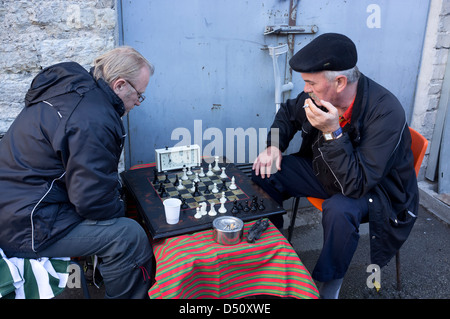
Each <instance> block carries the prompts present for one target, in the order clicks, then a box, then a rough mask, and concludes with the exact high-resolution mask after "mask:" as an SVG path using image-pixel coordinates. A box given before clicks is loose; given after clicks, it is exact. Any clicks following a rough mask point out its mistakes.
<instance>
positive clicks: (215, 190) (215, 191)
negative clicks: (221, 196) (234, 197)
mask: <svg viewBox="0 0 450 319" xmlns="http://www.w3.org/2000/svg"><path fill="white" fill-rule="evenodd" d="M211 192H213V193H214V194H216V193H218V192H219V190H218V189H217V183H214V187H213V189H212V191H211Z"/></svg>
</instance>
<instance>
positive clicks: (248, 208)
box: [243, 200, 250, 212]
mask: <svg viewBox="0 0 450 319" xmlns="http://www.w3.org/2000/svg"><path fill="white" fill-rule="evenodd" d="M243 211H244V212H248V211H250V207H248V200H246V201H245V205H244V208H243Z"/></svg>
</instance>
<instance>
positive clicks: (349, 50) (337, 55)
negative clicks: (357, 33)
mask: <svg viewBox="0 0 450 319" xmlns="http://www.w3.org/2000/svg"><path fill="white" fill-rule="evenodd" d="M357 60H358V54H357V52H356V46H355V44H354V43H353V41H352V40H350V39H349V38H348V37H346V36H345V35H342V34H338V33H325V34H322V35H320V36H318V37H317V38H315V39H314V40H312V41H311V42H310V43H308V44H307V45H305V46H304V47H303V48H302V49H301V50H300V51H298V52H297V53H296V54H295V55H294V56H293V57H292V59H290V60H289V65H290V66H291V68H292V70H294V71H297V72H304V73H312V72H320V71H326V70H330V71H342V70H348V69H351V68H353V67H354V66H355V65H356V62H357Z"/></svg>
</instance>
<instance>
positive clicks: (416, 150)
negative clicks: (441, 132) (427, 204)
mask: <svg viewBox="0 0 450 319" xmlns="http://www.w3.org/2000/svg"><path fill="white" fill-rule="evenodd" d="M409 131H410V133H411V139H412V141H411V150H412V152H413V156H414V169H415V170H416V176H418V175H419V170H420V166H421V165H422V161H423V158H424V156H425V151H426V150H427V147H428V140H427V139H426V138H425V137H423V136H422V135H421V134H420V133H419V132H417V131H416V130H414V129H413V128H409ZM307 199H308V201H309V202H310V203H311V204H312V205H313V206H314V207H316V208H317V209H318V210H320V211H322V203H323V201H324V199H321V198H315V197H307ZM299 201H300V197H296V198H295V199H294V205H293V209H292V217H291V223H290V225H289V229H288V241H289V242H290V241H291V238H292V232H293V230H294V225H295V219H296V217H297V210H298V204H299ZM395 260H396V268H397V289H398V290H400V287H401V283H400V252H399V251H398V252H397V254H396V255H395Z"/></svg>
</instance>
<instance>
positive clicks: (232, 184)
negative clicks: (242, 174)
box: [228, 176, 237, 189]
mask: <svg viewBox="0 0 450 319" xmlns="http://www.w3.org/2000/svg"><path fill="white" fill-rule="evenodd" d="M228 187H229V188H230V189H237V186H236V181H235V179H234V176H233V177H232V178H231V184H230V186H228Z"/></svg>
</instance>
